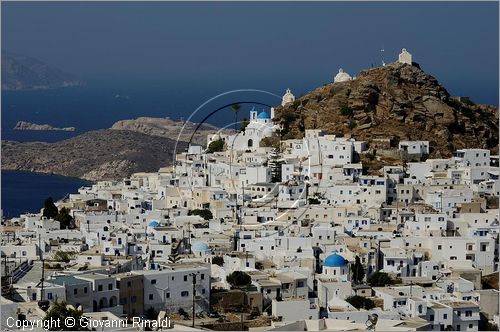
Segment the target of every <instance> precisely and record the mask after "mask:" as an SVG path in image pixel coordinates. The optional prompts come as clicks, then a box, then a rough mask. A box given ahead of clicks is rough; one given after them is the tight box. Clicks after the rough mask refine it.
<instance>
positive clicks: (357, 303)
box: [345, 295, 375, 310]
mask: <svg viewBox="0 0 500 332" xmlns="http://www.w3.org/2000/svg"><path fill="white" fill-rule="evenodd" d="M345 300H346V302H349V303H350V304H351V305H352V306H353V307H355V308H356V309H366V310H370V309H373V308H375V302H373V300H371V299H369V298H367V297H364V296H359V295H353V296H349V297H348V298H346V299H345Z"/></svg>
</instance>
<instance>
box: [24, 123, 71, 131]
mask: <svg viewBox="0 0 500 332" xmlns="http://www.w3.org/2000/svg"><path fill="white" fill-rule="evenodd" d="M75 129H76V128H75V127H64V128H58V127H52V126H51V125H48V124H36V123H31V122H27V121H18V122H17V124H16V126H15V127H14V130H41V131H75Z"/></svg>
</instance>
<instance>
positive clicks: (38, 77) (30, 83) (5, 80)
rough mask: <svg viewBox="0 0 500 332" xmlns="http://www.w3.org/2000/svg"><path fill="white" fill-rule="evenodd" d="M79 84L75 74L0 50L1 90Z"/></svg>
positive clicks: (50, 87)
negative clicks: (0, 57) (0, 61)
mask: <svg viewBox="0 0 500 332" xmlns="http://www.w3.org/2000/svg"><path fill="white" fill-rule="evenodd" d="M81 84H82V81H81V80H79V79H77V78H76V77H75V76H73V75H71V74H68V73H65V72H63V71H61V70H60V69H58V68H55V67H53V66H50V65H48V64H46V63H44V62H42V61H40V60H37V59H34V58H30V57H27V56H24V55H19V54H13V53H9V52H5V51H3V52H2V90H34V89H52V88H61V87H68V86H77V85H81Z"/></svg>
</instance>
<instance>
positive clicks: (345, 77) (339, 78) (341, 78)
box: [333, 68, 352, 83]
mask: <svg viewBox="0 0 500 332" xmlns="http://www.w3.org/2000/svg"><path fill="white" fill-rule="evenodd" d="M351 80H352V77H351V75H349V74H348V73H346V72H345V71H344V69H342V68H340V69H339V72H338V74H337V75H335V78H334V79H333V82H334V83H339V82H347V81H351Z"/></svg>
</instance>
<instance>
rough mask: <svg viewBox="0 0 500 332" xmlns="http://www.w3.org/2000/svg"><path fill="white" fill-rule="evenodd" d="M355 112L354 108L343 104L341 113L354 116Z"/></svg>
mask: <svg viewBox="0 0 500 332" xmlns="http://www.w3.org/2000/svg"><path fill="white" fill-rule="evenodd" d="M353 114H354V112H353V111H352V108H350V107H349V106H342V107H341V108H340V115H343V116H348V117H351V116H353Z"/></svg>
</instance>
